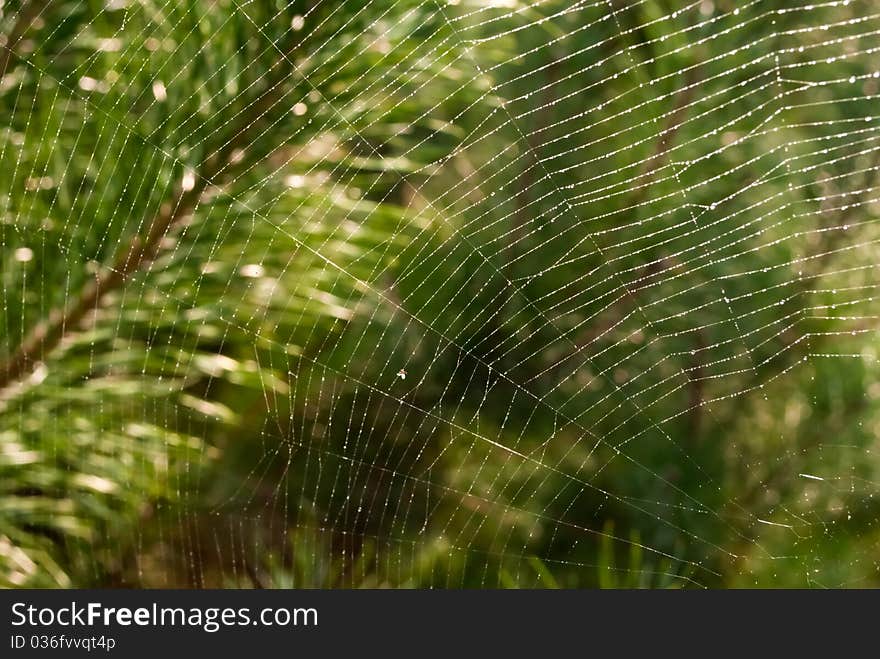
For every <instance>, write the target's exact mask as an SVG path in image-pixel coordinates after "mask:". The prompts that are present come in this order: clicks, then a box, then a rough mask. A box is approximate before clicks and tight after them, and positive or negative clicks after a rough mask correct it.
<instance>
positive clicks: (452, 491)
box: [0, 0, 880, 587]
mask: <svg viewBox="0 0 880 659" xmlns="http://www.w3.org/2000/svg"><path fill="white" fill-rule="evenodd" d="M874 9H875V8H872V5H871V3H869V2H855V1H844V0H841V1H837V2H816V3H806V2H794V3H793V2H773V1H770V0H753V1H752V2H744V3H732V2H724V1H723V0H716V1H714V2H713V1H712V0H699V1H697V2H691V3H686V2H682V3H674V2H655V1H652V0H641V1H632V2H631V1H619V0H603V1H599V2H573V3H560V2H549V1H543V2H541V1H539V2H519V1H517V0H490V1H486V2H478V1H476V0H460V1H458V2H451V1H449V0H446V1H445V2H441V1H439V0H437V1H433V0H432V1H424V2H422V1H418V2H416V1H401V2H378V1H376V0H372V1H370V2H367V3H362V4H359V3H346V2H342V3H329V2H328V1H327V0H319V1H318V2H314V3H301V2H294V3H277V6H276V5H275V4H274V3H273V4H270V3H265V6H264V5H263V4H262V3H254V2H247V1H243V0H242V1H240V0H229V2H219V1H218V2H211V3H206V4H205V5H201V4H192V5H189V4H183V5H178V4H176V3H172V2H161V1H156V2H147V1H146V0H145V1H143V2H131V3H128V2H115V1H114V2H110V3H107V4H106V5H105V6H104V8H103V9H102V10H100V11H95V10H94V9H93V8H86V7H83V6H80V5H79V4H78V3H73V4H70V5H68V6H66V7H62V6H58V5H56V4H54V3H51V2H49V3H42V2H39V3H33V4H29V3H24V4H22V5H21V6H17V7H14V8H10V9H7V14H6V15H5V16H4V18H3V21H4V23H3V24H4V25H6V26H7V27H6V30H7V32H6V34H7V35H11V36H7V38H6V40H5V41H4V42H3V47H4V49H5V50H6V51H7V52H8V54H9V62H10V63H9V64H8V65H7V66H6V67H5V71H4V72H3V75H2V78H0V94H2V96H0V100H2V102H3V108H4V113H6V115H7V118H8V121H7V122H6V123H7V128H5V130H4V135H3V138H2V146H0V168H2V169H0V171H2V172H3V180H4V184H3V188H4V195H5V196H4V207H3V209H2V217H3V221H2V224H0V229H2V233H0V236H2V241H0V242H2V249H3V266H2V276H3V285H2V300H3V314H2V317H3V321H2V322H3V328H4V332H3V340H2V348H0V351H2V352H0V354H2V355H3V356H4V358H5V365H4V369H5V370H4V376H3V379H2V381H0V382H2V389H0V418H2V426H0V427H2V433H3V435H2V438H3V446H2V461H0V468H2V469H3V472H4V479H6V480H7V481H8V482H9V483H10V485H8V486H4V498H5V499H6V500H7V501H8V502H9V503H8V504H7V507H8V509H9V510H10V511H11V513H10V516H9V520H10V521H9V522H8V523H5V524H4V526H3V527H2V528H0V544H2V547H3V549H4V551H3V553H4V555H5V556H6V558H5V559H4V562H3V563H2V567H3V571H4V576H3V581H4V583H7V584H11V585H84V584H87V583H89V582H96V583H100V584H125V585H136V586H150V585H153V586H155V585H159V586H167V585H180V584H184V585H192V586H212V585H214V586H216V585H221V586H242V585H246V586H248V585H249V586H258V587H263V586H314V587H338V586H347V587H350V586H364V585H366V586H394V587H399V586H422V587H424V586H434V587H498V586H557V585H559V586H593V585H600V586H649V587H694V586H697V587H699V586H704V587H705V586H718V585H728V586H731V585H798V586H814V585H816V586H828V585H831V586H842V585H859V584H870V583H876V579H877V566H876V560H875V558H874V556H873V555H872V553H871V551H870V548H871V542H872V540H871V538H872V537H873V538H875V540H874V543H875V545H876V502H875V501H874V494H875V493H876V485H877V482H878V480H877V479H878V476H877V473H876V471H877V464H878V463H877V460H876V456H875V453H874V450H873V446H875V445H876V436H875V433H874V426H873V423H874V421H873V405H872V403H871V401H872V400H873V399H874V398H876V396H877V395H878V394H880V392H878V391H877V390H876V389H877V387H876V386H875V385H872V384H871V381H872V376H873V375H875V374H876V372H877V367H876V364H875V359H874V355H875V348H874V347H873V344H872V340H873V337H874V332H875V325H876V319H877V316H876V309H875V303H874V290H875V288H876V286H877V284H876V282H875V268H876V263H877V260H876V258H875V244H876V241H877V237H876V228H875V226H874V225H875V223H876V214H877V210H878V208H880V205H878V201H880V197H878V192H877V171H878V160H877V159H878V155H880V150H878V144H877V139H878V132H877V131H878V119H877V117H876V116H874V114H873V110H874V108H875V107H876V99H877V96H878V91H880V65H878V60H877V52H878V49H880V42H878V40H877V34H878V32H880V13H877V12H876V11H874ZM18 26H24V27H26V28H27V32H26V34H25V36H24V37H20V38H17V39H16V38H15V35H16V34H17V32H16V28H17V27H18ZM34 336H37V337H38V338H37V339H34V338H33V337H34ZM16 359H17V360H18V363H19V364H20V366H19V367H13V366H9V365H10V364H13V365H14V364H16Z"/></svg>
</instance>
